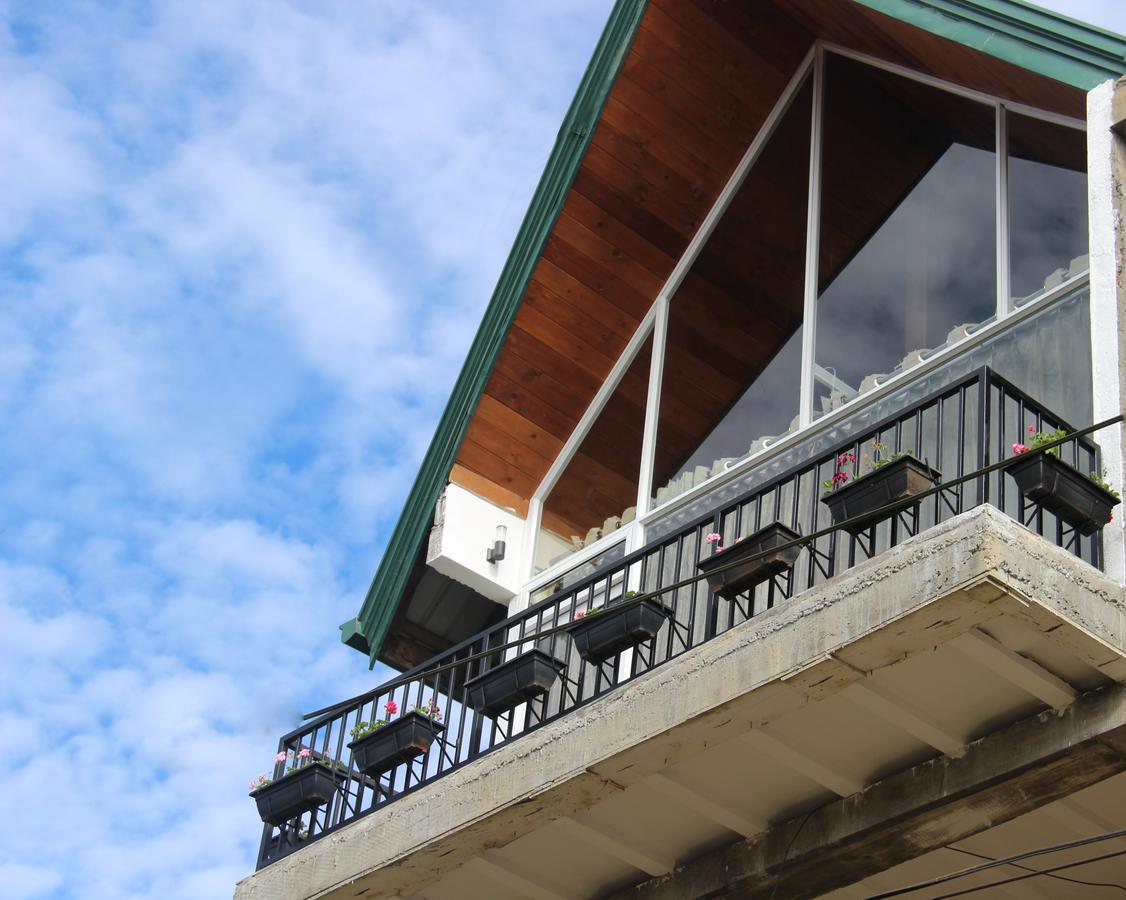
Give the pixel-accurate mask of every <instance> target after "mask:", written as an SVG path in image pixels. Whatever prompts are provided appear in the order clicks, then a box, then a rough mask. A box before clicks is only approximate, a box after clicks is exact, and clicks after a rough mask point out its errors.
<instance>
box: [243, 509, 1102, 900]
mask: <svg viewBox="0 0 1126 900" xmlns="http://www.w3.org/2000/svg"><path fill="white" fill-rule="evenodd" d="M1014 555H1024V556H1027V557H1028V558H1027V559H1026V560H1025V562H1024V563H1022V564H1016V563H1014V561H1013V559H1012V557H1013V556H1014ZM1035 571H1040V572H1041V573H1044V572H1048V573H1049V575H1050V580H1051V579H1054V580H1061V579H1062V581H1063V582H1066V583H1069V584H1071V585H1072V588H1071V589H1072V590H1074V589H1075V588H1076V587H1077V586H1081V585H1086V589H1087V590H1093V591H1094V592H1095V593H1097V594H1099V595H1106V594H1107V593H1108V592H1109V591H1110V590H1111V589H1112V587H1113V585H1112V584H1111V583H1109V582H1107V580H1106V579H1105V578H1104V577H1103V576H1102V575H1101V574H1100V573H1098V572H1097V571H1096V570H1094V569H1092V568H1091V567H1089V566H1086V564H1084V563H1082V562H1080V561H1078V560H1076V559H1075V558H1074V557H1072V556H1070V555H1068V554H1066V553H1062V552H1058V551H1056V550H1055V548H1052V547H1050V545H1048V544H1047V543H1046V542H1044V541H1043V540H1041V539H1040V538H1039V537H1037V536H1036V535H1034V534H1032V533H1031V532H1029V531H1028V530H1027V529H1024V528H1022V527H1021V526H1019V525H1018V524H1017V523H1015V522H1013V521H1012V520H1011V519H1009V518H1008V517H1006V516H1004V515H1003V514H1001V513H999V512H998V511H996V510H994V509H992V508H990V507H980V508H978V509H975V510H972V511H970V512H968V513H965V514H963V515H961V516H959V517H957V518H955V519H952V520H950V521H949V522H946V523H943V524H942V525H940V526H937V527H936V528H933V529H931V530H929V531H927V532H925V533H924V534H922V535H920V536H918V537H916V538H913V539H911V540H909V541H907V542H904V543H903V544H902V545H900V546H899V547H896V548H893V549H892V550H890V551H887V552H886V553H883V554H881V555H880V556H878V557H876V558H875V559H873V560H869V561H867V562H865V563H863V564H861V565H859V566H857V567H855V568H854V569H851V570H849V571H848V572H846V573H842V574H841V575H840V576H838V577H837V578H835V579H833V580H832V581H831V582H829V583H827V584H825V585H821V586H818V587H817V588H814V589H811V590H809V591H807V592H806V593H805V594H803V595H802V596H801V598H799V599H798V600H795V601H794V602H792V603H787V604H784V605H782V606H780V607H778V608H776V609H774V610H771V611H769V612H768V613H765V614H763V615H761V616H758V617H756V618H754V619H752V620H751V621H749V622H747V623H745V624H744V625H742V626H740V627H738V628H736V629H733V630H732V631H730V632H727V633H726V634H724V635H721V636H719V637H717V638H716V639H715V640H713V641H711V642H709V643H708V644H705V645H703V646H701V647H698V648H696V649H695V650H694V651H692V652H690V653H686V654H684V655H683V656H681V657H679V658H677V659H675V660H672V661H670V662H669V663H667V664H665V665H664V666H662V667H660V668H658V669H656V670H654V671H652V672H650V673H647V674H646V675H645V676H643V677H641V678H638V679H636V680H634V681H633V682H630V683H629V684H626V685H624V686H622V688H620V689H619V690H618V691H615V692H613V693H612V694H610V695H608V696H607V697H605V698H603V699H601V700H599V701H596V702H594V703H592V704H590V705H588V706H586V707H584V708H582V709H580V710H576V711H574V712H573V713H572V714H571V715H569V716H567V717H565V718H564V719H561V720H559V721H557V722H554V723H552V724H550V725H548V726H546V727H544V728H542V729H539V730H537V731H535V732H533V733H531V734H528V735H526V736H524V737H522V738H521V739H520V740H519V741H516V742H513V743H512V744H509V745H507V746H504V747H501V748H498V749H497V750H496V751H494V752H493V753H491V754H489V755H488V756H486V757H483V758H482V759H481V760H479V761H477V762H475V763H473V764H471V765H469V766H466V767H464V768H462V769H460V770H458V771H456V772H453V773H450V774H449V775H447V776H446V777H445V778H443V779H441V780H440V781H438V782H435V783H434V784H431V785H428V786H427V787H425V788H423V789H421V790H419V791H417V792H415V793H414V794H411V795H409V796H407V797H403V798H402V799H400V800H398V801H397V802H396V803H394V804H392V805H390V806H388V807H387V808H385V809H384V810H381V811H380V812H379V813H376V814H374V815H371V816H367V817H365V818H363V819H360V820H358V821H357V822H355V823H354V824H352V825H350V826H348V827H347V828H344V829H342V830H341V831H339V832H337V833H336V834H333V835H330V836H328V837H326V838H324V839H322V840H320V841H318V842H317V843H315V844H313V845H312V846H310V847H308V848H305V849H304V850H301V851H299V852H298V853H295V854H294V855H293V856H290V857H288V858H287V859H285V860H282V861H280V862H278V863H275V864H273V865H272V866H270V867H268V868H267V869H265V870H263V871H262V872H260V873H257V874H256V875H254V876H251V877H250V878H248V879H245V880H244V881H242V882H240V884H239V886H238V888H237V889H236V897H237V898H255V900H261V898H271V900H272V898H282V897H284V898H291V897H297V896H302V897H310V896H322V895H324V894H325V893H327V892H329V891H331V890H333V889H334V888H335V887H337V886H340V885H343V884H347V883H349V882H351V881H354V880H356V879H357V878H360V877H362V876H363V875H365V874H367V873H370V872H373V871H375V870H377V869H381V868H382V869H384V871H383V872H381V879H382V880H384V884H381V885H380V887H381V889H382V888H384V886H385V887H386V889H387V890H389V891H394V890H396V889H398V887H399V886H400V885H402V886H404V887H405V886H406V885H407V884H410V885H411V888H412V889H413V890H417V889H419V888H421V887H423V886H424V884H425V883H429V882H432V881H434V880H437V879H438V878H440V877H442V875H443V874H445V873H446V872H448V871H450V870H452V869H453V868H455V867H456V866H457V865H459V864H460V863H461V862H463V861H465V859H467V858H469V857H471V856H472V855H474V854H475V853H477V852H479V851H480V849H482V848H483V847H487V846H503V845H504V844H506V843H508V842H509V841H511V840H513V839H515V838H516V837H518V836H519V834H520V833H523V831H525V830H526V829H527V827H528V825H529V824H530V823H528V822H527V821H526V815H527V814H528V813H529V812H534V813H535V815H537V816H538V817H540V818H542V817H543V816H544V815H546V817H547V820H550V819H551V818H555V817H558V816H562V815H568V814H570V813H571V812H574V811H577V810H578V809H582V808H585V806H589V805H593V804H594V803H596V802H597V801H598V800H599V799H601V798H602V797H604V796H607V795H608V794H610V793H613V792H615V791H617V790H620V789H621V785H622V784H623V783H625V779H622V778H619V777H617V772H619V771H622V770H624V769H625V768H628V764H627V760H628V758H629V757H630V756H631V755H633V751H635V750H636V748H637V747H638V746H639V745H642V744H644V743H645V742H647V741H652V740H659V739H660V736H661V735H662V734H665V733H666V732H668V731H669V730H670V729H672V728H673V727H675V726H677V725H679V724H682V723H684V722H687V721H690V720H693V719H697V718H700V717H702V716H707V715H709V714H712V715H714V717H715V718H719V717H721V713H718V714H717V713H716V711H717V710H720V709H721V707H723V706H724V705H725V704H729V703H731V702H732V701H735V700H736V699H737V698H739V697H742V696H743V695H746V694H748V693H750V692H752V691H754V690H756V689H757V688H760V687H762V686H764V685H766V684H768V683H770V682H775V681H778V680H780V679H783V678H790V679H791V683H797V684H799V686H800V675H801V673H802V672H803V670H808V669H809V668H810V667H811V666H817V665H819V664H820V663H822V662H824V661H825V660H828V659H829V658H830V654H832V653H833V652H834V651H837V650H840V649H842V648H844V647H847V646H850V645H854V644H856V643H857V642H859V641H861V640H862V639H863V638H865V637H866V636H868V635H872V634H874V633H875V632H877V631H878V630H879V629H880V628H882V627H885V626H887V625H888V624H890V623H892V622H895V621H896V620H898V619H901V618H903V617H905V616H908V615H911V614H913V613H917V612H919V611H920V610H923V609H924V608H926V607H928V605H930V604H933V603H934V602H935V601H936V600H938V599H940V598H944V597H946V598H948V597H950V596H951V595H953V594H956V593H957V592H958V591H959V590H960V589H962V588H964V587H966V586H968V585H980V584H983V583H986V582H988V581H989V580H990V579H995V578H998V577H1000V578H1002V579H1004V580H1007V581H1011V582H1012V583H1013V584H1014V585H1015V586H1021V585H1024V586H1028V587H1031V586H1030V585H1027V580H1028V578H1029V577H1030V573H1032V572H1035ZM1050 573H1055V574H1050ZM1061 587H1062V585H1061ZM1047 593H1048V595H1060V596H1059V597H1058V598H1057V601H1056V602H1062V599H1061V598H1062V591H1061V590H1048V592H1047ZM999 596H1001V591H1000V590H997V589H994V590H992V591H989V592H987V593H985V594H982V593H981V592H980V591H976V595H975V594H974V593H971V598H972V599H971V600H964V601H963V602H962V604H961V607H960V609H959V610H958V613H957V614H956V615H954V616H949V617H948V618H950V619H951V622H950V624H949V625H948V627H947V636H950V635H952V634H955V633H958V632H960V631H964V630H966V629H967V628H970V627H973V626H974V625H975V624H977V623H979V622H980V621H983V620H986V619H988V618H989V617H991V616H992V615H996V614H997V611H991V610H990V609H989V604H990V602H991V600H992V599H993V598H996V597H999ZM1073 605H1074V604H1073ZM1078 612H1079V613H1083V612H1084V610H1083V609H1079V610H1078ZM1111 618H1113V617H1111ZM814 623H815V624H814ZM1081 624H1082V627H1084V628H1085V629H1088V628H1093V629H1098V628H1099V623H1098V622H1089V623H1081ZM1104 624H1105V623H1104ZM1112 624H1113V623H1112ZM1101 630H1103V631H1117V633H1121V631H1122V625H1121V623H1119V624H1118V625H1117V626H1116V627H1112V628H1109V629H1107V628H1105V627H1104V628H1102V629H1101ZM926 640H927V641H928V642H930V643H931V644H932V645H933V644H934V643H939V642H941V640H940V637H939V635H938V634H937V633H928V634H927V635H926ZM705 670H706V671H707V674H708V676H709V677H700V678H694V676H696V675H701V674H703V673H704V671H705ZM689 682H692V686H691V689H686V688H685V685H687V684H688V683H689ZM619 702H628V703H629V704H630V706H631V708H632V709H633V710H634V711H635V712H636V711H637V710H638V709H639V705H641V706H644V707H645V709H644V714H643V715H642V714H638V715H633V716H630V717H622V716H616V715H615V707H616V704H617V703H619ZM728 718H730V716H728ZM751 724H752V723H751V722H750V721H749V720H747V719H746V718H744V719H743V720H742V721H740V722H737V723H735V724H734V725H733V726H731V727H735V728H741V729H744V730H745V729H746V728H748V727H750V725H751ZM599 726H607V727H604V728H603V729H601V730H599V740H598V741H597V743H594V742H592V741H591V735H593V734H594V733H595V729H599ZM730 736H731V735H730V734H726V733H725V734H720V733H718V732H717V733H715V734H714V735H713V739H714V741H715V742H719V741H721V740H726V739H728V738H729V737H730ZM710 742H711V741H709V743H710ZM703 746H706V744H701V745H699V746H696V745H685V746H682V747H681V748H680V750H679V752H680V753H681V754H685V755H686V754H690V753H694V752H698V751H699V750H700V749H702V747H703ZM530 761H534V762H530ZM674 761H675V760H673V759H670V760H669V763H668V764H672V762H674ZM635 768H636V767H635ZM592 773H594V774H592ZM646 774H647V773H646V772H644V771H633V772H632V775H631V778H630V779H629V780H631V781H632V780H636V779H638V778H641V777H644V776H645V775H646ZM596 776H599V777H596ZM576 779H578V781H576ZM529 805H531V806H533V807H534V810H529V809H528V806H529ZM486 820H488V822H487V823H486ZM454 833H457V834H458V835H459V839H458V841H457V843H456V845H455V846H454V847H447V846H445V838H446V837H448V836H450V835H452V834H454Z"/></svg>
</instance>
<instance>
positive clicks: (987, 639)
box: [950, 628, 1079, 709]
mask: <svg viewBox="0 0 1126 900" xmlns="http://www.w3.org/2000/svg"><path fill="white" fill-rule="evenodd" d="M950 646H952V647H955V648H956V649H957V650H959V651H960V652H961V653H963V654H965V655H966V656H968V657H970V658H971V659H973V660H975V661H976V662H979V663H981V664H982V665H983V666H985V667H986V668H988V669H989V670H990V671H992V672H993V673H994V674H995V675H998V676H999V677H1001V678H1003V679H1005V680H1006V681H1008V682H1009V683H1011V684H1013V685H1016V687H1018V688H1020V689H1021V690H1022V691H1026V692H1027V693H1029V694H1032V696H1033V697H1039V698H1040V699H1041V700H1043V701H1044V702H1045V703H1047V704H1048V706H1050V707H1052V708H1053V709H1063V708H1064V707H1065V706H1070V705H1071V704H1072V702H1074V700H1075V698H1076V697H1078V696H1079V694H1078V692H1077V691H1076V690H1075V688H1073V687H1072V686H1071V685H1070V684H1068V683H1067V682H1066V681H1063V680H1062V679H1060V678H1057V677H1056V676H1055V675H1053V674H1052V673H1051V672H1049V671H1048V670H1047V669H1045V668H1044V667H1043V666H1041V665H1039V664H1037V663H1035V662H1033V661H1032V660H1031V659H1028V658H1027V657H1024V656H1021V655H1020V654H1019V653H1017V652H1016V651H1014V650H1010V649H1009V648H1008V647H1006V646H1005V645H1004V644H1002V643H1001V642H1000V641H998V640H997V639H996V638H994V637H991V636H990V635H988V634H986V633H985V632H984V631H982V630H981V629H980V628H972V629H970V630H969V631H967V632H966V633H965V634H961V635H959V636H958V637H957V638H955V639H954V640H953V641H951V642H950Z"/></svg>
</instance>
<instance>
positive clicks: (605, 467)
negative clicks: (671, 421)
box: [535, 336, 653, 572]
mask: <svg viewBox="0 0 1126 900" xmlns="http://www.w3.org/2000/svg"><path fill="white" fill-rule="evenodd" d="M652 355H653V338H652V336H650V337H649V338H647V339H646V340H645V343H644V344H643V345H642V346H641V348H640V350H638V353H637V355H636V356H635V357H634V358H633V361H632V362H631V363H630V366H629V368H628V369H627V370H626V372H625V375H623V376H622V380H621V381H620V382H619V383H618V386H617V388H616V389H615V390H614V393H613V394H611V395H610V399H609V400H607V401H606V405H605V406H604V407H603V408H602V411H601V412H600V413H599V415H598V418H596V419H595V420H594V423H593V424H592V425H591V427H590V431H589V432H587V435H586V437H585V438H583V440H582V443H581V444H579V447H578V449H577V450H576V451H575V455H574V456H573V457H572V458H571V460H570V462H569V463H568V464H567V467H566V468H565V469H564V470H563V473H562V474H561V475H560V476H559V480H558V481H556V482H555V486H554V487H552V489H551V492H550V493H549V494H548V495H547V499H545V500H544V504H543V514H542V517H541V521H540V531H539V535H538V538H537V540H536V554H535V571H536V572H542V571H543V570H544V569H547V568H548V567H550V566H552V565H554V564H555V563H557V562H560V561H561V560H563V559H566V558H567V557H568V556H570V555H571V554H572V553H575V552H576V551H578V550H581V549H583V548H584V547H587V546H589V545H590V544H592V543H594V542H595V541H597V540H599V539H600V538H602V537H603V536H604V535H605V534H609V533H611V532H613V531H615V530H617V529H618V528H620V527H621V526H622V525H624V524H626V523H627V522H630V521H632V520H633V518H634V516H635V514H636V512H637V508H636V507H637V484H638V475H639V472H640V469H641V436H642V432H643V431H644V428H645V401H646V394H647V392H648V384H649V367H650V360H651V357H652Z"/></svg>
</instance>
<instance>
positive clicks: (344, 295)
mask: <svg viewBox="0 0 1126 900" xmlns="http://www.w3.org/2000/svg"><path fill="white" fill-rule="evenodd" d="M610 5H611V3H610V0H536V2H534V3H527V2H522V0H510V2H489V3H460V2H452V0H448V2H446V0H433V2H428V3H418V2H414V3H406V2H389V0H388V2H365V3H361V2H355V0H335V2H333V0H317V2H312V0H269V2H267V0H193V2H174V0H168V2H163V3H142V2H121V3H117V4H111V3H96V2H81V3H80V2H50V3H43V2H39V0H30V2H11V0H0V24H2V25H3V27H2V28H0V428H2V432H0V433H2V434H3V436H4V440H2V441H0V467H2V470H3V471H4V474H5V477H4V478H3V480H2V481H0V735H3V738H4V742H5V744H6V745H7V747H8V748H9V753H8V757H7V762H8V764H7V765H6V766H5V767H4V768H3V772H2V774H0V796H3V797H5V798H6V799H7V801H8V806H7V807H6V809H7V811H8V814H7V816H6V817H5V826H6V827H5V829H4V831H5V836H4V840H3V841H0V894H2V895H3V896H5V897H9V896H11V897H18V898H23V897H29V898H30V897H52V898H53V897H82V898H84V900H98V898H110V897H112V898H118V897H138V898H140V897H159V898H181V897H183V898H213V897H222V896H229V895H230V893H231V891H232V890H233V885H234V883H235V881H236V880H237V879H238V878H241V877H243V876H245V875H246V874H248V873H249V872H250V870H251V869H252V868H253V859H254V854H255V852H256V848H257V841H258V837H259V833H260V830H259V827H258V826H257V824H256V820H255V814H254V809H253V804H252V802H251V801H250V800H248V799H247V797H246V793H245V785H246V781H247V779H248V778H249V777H251V776H252V775H253V774H255V773H257V772H259V771H261V770H262V769H264V768H266V767H267V764H268V762H269V760H270V758H271V757H272V754H273V751H274V748H275V744H276V739H277V735H278V734H280V733H282V732H283V731H285V730H288V729H289V728H290V727H292V726H293V725H294V724H295V722H296V721H297V719H298V718H299V716H300V714H301V713H302V712H304V711H306V710H309V709H313V708H316V707H318V706H322V705H324V704H326V703H328V702H331V701H332V700H336V699H340V698H342V697H346V696H349V695H351V694H353V693H356V692H358V691H360V690H363V689H365V688H367V687H370V686H372V685H373V684H374V683H375V680H376V678H378V677H379V676H380V675H382V674H383V673H380V672H378V671H377V673H376V674H375V675H373V674H372V673H369V672H368V670H367V665H366V661H365V660H364V658H363V657H361V656H360V655H359V654H357V653H354V652H353V651H350V650H348V649H346V648H344V647H342V646H341V645H340V644H339V642H338V632H337V631H336V625H337V624H338V623H339V622H341V621H343V620H345V619H347V618H350V617H351V616H352V615H354V614H355V612H356V610H357V608H358V606H359V603H360V601H361V599H362V596H363V593H364V591H365V590H366V587H367V584H368V581H369V580H370V578H371V575H372V573H373V571H374V569H375V566H376V564H377V561H378V559H379V555H380V552H381V550H382V546H383V543H384V542H385V540H386V537H387V535H388V533H389V530H390V527H391V526H392V525H393V524H394V518H395V517H396V515H397V514H398V511H399V509H400V506H401V503H402V500H403V497H404V495H405V492H406V489H407V488H408V487H409V484H410V482H411V480H412V478H413V475H414V471H415V468H416V466H417V462H418V459H419V457H420V456H421V454H422V452H423V450H424V449H425V446H426V443H427V442H428V440H429V438H430V435H431V433H432V431H433V427H434V422H435V421H436V419H437V416H438V414H439V413H440V411H441V408H442V405H443V403H444V401H445V399H446V397H447V395H448V393H449V390H450V387H451V385H452V382H453V379H454V377H455V375H456V372H457V370H458V368H459V367H460V364H461V361H462V358H463V356H464V353H465V349H466V347H467V345H468V342H469V339H470V337H471V336H472V333H473V331H474V330H475V328H476V324H477V322H478V320H479V318H480V316H481V313H482V311H483V309H484V305H485V303H486V301H487V299H488V296H489V294H490V292H491V290H492V286H493V283H494V282H495V280H496V276H497V273H498V272H499V269H500V267H501V264H502V263H503V260H504V257H505V255H506V253H507V251H508V248H509V246H510V245H511V242H512V238H513V236H514V235H515V232H516V228H517V226H518V224H519V220H520V217H521V216H522V215H523V212H524V209H525V207H526V205H527V202H528V200H529V198H530V196H531V193H532V190H533V188H534V185H535V182H536V179H537V178H538V175H539V172H540V169H541V167H542V165H543V162H544V159H545V158H546V155H547V153H548V151H549V149H550V145H551V143H552V141H553V140H554V137H555V134H556V131H557V129H558V126H559V122H560V120H561V119H562V116H563V113H564V110H565V108H566V105H567V103H568V102H569V100H570V97H571V95H572V93H573V91H574V87H575V85H576V83H577V81H578V78H579V76H580V75H581V72H582V69H583V67H584V66H585V64H586V61H587V59H588V57H589V55H590V52H591V50H592V48H593V46H594V43H595V40H596V39H597V35H598V33H599V31H600V30H601V27H602V24H603V23H604V21H605V18H606V16H607V14H608V11H609V8H610ZM1058 8H1060V9H1061V10H1062V11H1064V12H1067V13H1068V14H1071V15H1074V16H1077V17H1081V18H1088V19H1090V20H1092V21H1096V22H1099V23H1101V24H1104V25H1106V26H1108V27H1111V28H1115V29H1117V30H1119V31H1126V9H1124V8H1123V6H1122V5H1121V4H1119V3H1118V2H1117V0H1114V2H1110V0H1108V2H1095V0H1090V2H1076V3H1067V4H1063V3H1060V4H1058Z"/></svg>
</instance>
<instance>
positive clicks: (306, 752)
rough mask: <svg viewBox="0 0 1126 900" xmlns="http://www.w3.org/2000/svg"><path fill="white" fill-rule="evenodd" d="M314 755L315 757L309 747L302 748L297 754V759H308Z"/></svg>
mask: <svg viewBox="0 0 1126 900" xmlns="http://www.w3.org/2000/svg"><path fill="white" fill-rule="evenodd" d="M312 755H313V751H312V750H310V749H309V748H308V747H302V748H301V750H300V751H299V752H298V754H297V758H298V759H308V758H309V757H310V756H312Z"/></svg>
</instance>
